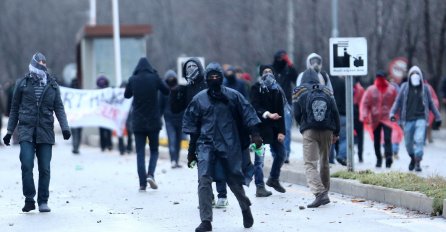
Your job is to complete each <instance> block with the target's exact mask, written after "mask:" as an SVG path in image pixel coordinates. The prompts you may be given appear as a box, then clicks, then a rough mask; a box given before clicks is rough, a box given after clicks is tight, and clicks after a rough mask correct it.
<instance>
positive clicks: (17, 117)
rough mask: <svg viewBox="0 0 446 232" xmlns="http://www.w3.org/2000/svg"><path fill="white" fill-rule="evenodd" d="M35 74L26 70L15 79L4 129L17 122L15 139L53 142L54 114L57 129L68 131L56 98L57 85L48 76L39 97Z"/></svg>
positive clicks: (14, 126) (15, 124)
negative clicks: (35, 89) (6, 123)
mask: <svg viewBox="0 0 446 232" xmlns="http://www.w3.org/2000/svg"><path fill="white" fill-rule="evenodd" d="M34 75H35V74H32V73H29V74H27V75H26V76H25V77H24V78H22V79H20V80H18V81H17V82H16V85H15V89H14V93H13V97H12V102H11V111H10V114H9V121H8V132H13V131H14V130H15V129H16V126H17V123H18V128H17V129H18V135H19V138H18V139H19V142H22V141H27V142H34V141H35V142H36V143H48V144H54V142H55V139H54V115H53V114H54V113H55V114H56V117H57V120H58V121H59V124H60V127H61V129H62V130H63V131H64V130H70V127H69V126H68V122H67V116H66V114H65V109H64V106H63V103H62V99H61V97H60V89H59V85H58V84H57V82H56V79H54V78H53V77H51V76H48V78H47V85H46V86H45V89H44V90H43V93H42V95H41V96H40V99H39V100H38V99H36V94H35V92H34V86H33V85H34V83H35V78H36V77H35V76H34Z"/></svg>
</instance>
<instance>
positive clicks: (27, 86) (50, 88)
mask: <svg viewBox="0 0 446 232" xmlns="http://www.w3.org/2000/svg"><path fill="white" fill-rule="evenodd" d="M54 113H55V114H56V117H57V120H58V121H59V124H60V127H61V129H62V134H63V138H64V139H65V140H68V139H69V138H70V136H71V133H70V127H69V126H68V122H67V116H66V114H65V109H64V106H63V103H62V99H61V97H60V90H59V85H58V84H57V82H56V79H55V78H53V77H52V76H50V75H49V74H48V72H47V67H46V58H45V56H44V55H43V54H42V53H36V54H34V55H33V57H32V58H31V62H30V64H29V73H28V74H26V76H25V77H24V78H22V79H20V80H18V81H17V83H16V85H15V90H14V94H13V99H12V105H11V111H10V114H9V121H8V132H7V134H6V135H5V137H4V138H3V141H4V143H5V145H8V146H9V145H10V142H11V137H12V133H13V132H14V130H15V129H16V127H17V124H18V127H17V129H18V135H19V136H18V139H19V143H20V162H21V168H22V187H23V195H24V196H25V206H24V207H23V208H22V211H23V212H29V211H31V210H34V209H36V206H35V201H34V196H35V195H36V188H35V186H34V178H33V167H34V157H37V164H38V167H39V186H38V194H37V204H38V205H39V211H40V212H50V211H51V209H50V208H49V207H48V198H49V195H50V192H49V185H50V163H51V157H52V146H53V144H54V142H55V139H54V116H53V114H54Z"/></svg>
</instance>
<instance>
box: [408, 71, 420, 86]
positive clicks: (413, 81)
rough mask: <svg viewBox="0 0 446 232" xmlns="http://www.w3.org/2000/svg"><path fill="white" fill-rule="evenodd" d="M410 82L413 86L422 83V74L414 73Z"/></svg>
mask: <svg viewBox="0 0 446 232" xmlns="http://www.w3.org/2000/svg"><path fill="white" fill-rule="evenodd" d="M410 83H411V84H412V85H413V86H419V85H420V84H421V76H420V75H419V74H416V73H415V74H413V75H412V76H410Z"/></svg>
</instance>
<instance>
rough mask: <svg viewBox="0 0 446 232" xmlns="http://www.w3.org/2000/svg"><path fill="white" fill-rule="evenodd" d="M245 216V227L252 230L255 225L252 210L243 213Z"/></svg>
mask: <svg viewBox="0 0 446 232" xmlns="http://www.w3.org/2000/svg"><path fill="white" fill-rule="evenodd" d="M242 215H243V226H244V227H245V228H251V227H252V225H253V224H254V218H253V217H252V213H251V208H248V209H247V210H243V211H242Z"/></svg>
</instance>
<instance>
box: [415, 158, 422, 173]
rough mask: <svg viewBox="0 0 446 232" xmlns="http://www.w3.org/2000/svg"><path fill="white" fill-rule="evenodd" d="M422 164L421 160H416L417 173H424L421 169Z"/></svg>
mask: <svg viewBox="0 0 446 232" xmlns="http://www.w3.org/2000/svg"><path fill="white" fill-rule="evenodd" d="M420 163H421V159H420V158H415V171H416V172H421V171H423V170H422V169H421V166H420Z"/></svg>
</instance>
